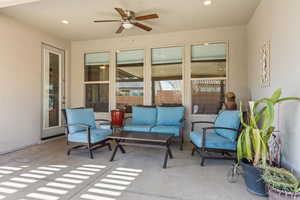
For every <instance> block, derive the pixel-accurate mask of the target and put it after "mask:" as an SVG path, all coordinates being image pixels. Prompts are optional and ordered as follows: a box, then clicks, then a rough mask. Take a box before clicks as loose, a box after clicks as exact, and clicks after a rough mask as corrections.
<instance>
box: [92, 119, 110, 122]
mask: <svg viewBox="0 0 300 200" xmlns="http://www.w3.org/2000/svg"><path fill="white" fill-rule="evenodd" d="M95 121H96V122H111V120H109V119H95Z"/></svg>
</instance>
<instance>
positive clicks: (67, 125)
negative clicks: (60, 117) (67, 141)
mask: <svg viewBox="0 0 300 200" xmlns="http://www.w3.org/2000/svg"><path fill="white" fill-rule="evenodd" d="M62 126H63V127H69V126H80V127H84V128H91V127H92V126H91V125H89V124H83V123H78V124H64V125H62Z"/></svg>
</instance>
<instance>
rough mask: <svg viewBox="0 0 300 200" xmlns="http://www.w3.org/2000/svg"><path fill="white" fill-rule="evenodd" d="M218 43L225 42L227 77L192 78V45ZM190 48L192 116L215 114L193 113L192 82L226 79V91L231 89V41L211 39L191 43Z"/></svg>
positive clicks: (190, 103)
mask: <svg viewBox="0 0 300 200" xmlns="http://www.w3.org/2000/svg"><path fill="white" fill-rule="evenodd" d="M218 43H222V44H225V52H226V56H225V59H226V76H225V77H209V78H192V47H193V46H200V45H209V44H218ZM189 49H190V58H189V61H188V62H189V67H190V69H189V72H190V73H189V84H190V87H189V88H190V102H189V106H190V108H189V109H190V110H191V113H190V115H191V118H195V117H196V118H197V117H198V116H201V115H208V116H209V115H214V114H205V113H203V114H193V112H192V110H193V108H192V106H193V102H192V101H193V99H192V96H193V94H192V82H193V81H197V80H200V81H201V80H225V92H226V91H228V89H229V81H228V80H229V41H210V42H201V43H192V44H190V45H189Z"/></svg>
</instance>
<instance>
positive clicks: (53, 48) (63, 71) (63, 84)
mask: <svg viewBox="0 0 300 200" xmlns="http://www.w3.org/2000/svg"><path fill="white" fill-rule="evenodd" d="M46 50H48V51H50V52H51V51H52V52H54V53H56V54H60V55H61V56H60V64H61V66H60V69H59V72H60V78H59V85H60V90H59V99H60V100H59V125H58V126H55V127H51V128H44V123H45V122H44V120H45V119H44V106H45V103H44V92H45V91H44V86H45V83H44V81H45V64H46V63H45V53H46ZM41 64H42V65H41V69H42V71H41V72H42V73H41V82H42V88H41V101H42V102H41V119H42V120H41V134H40V139H41V140H47V139H51V138H54V137H59V136H62V135H64V134H65V133H64V129H63V128H61V125H62V120H63V117H64V116H63V115H62V113H61V109H62V107H63V106H66V103H67V102H66V94H67V93H66V52H65V50H64V49H61V48H57V47H56V46H53V45H50V44H47V43H44V42H42V43H41ZM55 128H56V129H61V131H62V132H61V133H58V134H55V135H50V136H45V135H44V131H45V130H51V129H55ZM54 132H55V131H54Z"/></svg>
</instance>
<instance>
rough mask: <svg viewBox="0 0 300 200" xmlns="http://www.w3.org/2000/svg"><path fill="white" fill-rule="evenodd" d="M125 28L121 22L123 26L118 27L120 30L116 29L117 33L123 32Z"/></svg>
mask: <svg viewBox="0 0 300 200" xmlns="http://www.w3.org/2000/svg"><path fill="white" fill-rule="evenodd" d="M123 30H124V27H123V25H122V24H121V26H120V27H119V28H118V30H117V31H116V33H122V31H123Z"/></svg>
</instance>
